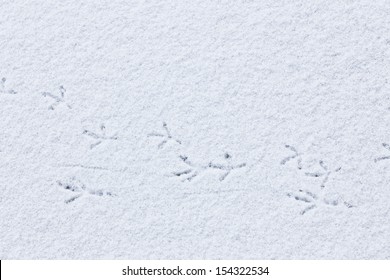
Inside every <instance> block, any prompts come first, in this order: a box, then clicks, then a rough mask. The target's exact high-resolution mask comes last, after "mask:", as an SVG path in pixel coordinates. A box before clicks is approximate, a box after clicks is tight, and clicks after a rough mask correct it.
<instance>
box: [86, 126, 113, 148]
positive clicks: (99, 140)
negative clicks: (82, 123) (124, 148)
mask: <svg viewBox="0 0 390 280" xmlns="http://www.w3.org/2000/svg"><path fill="white" fill-rule="evenodd" d="M100 131H101V133H99V134H98V133H95V132H92V131H90V130H87V129H85V130H84V131H83V134H85V135H87V136H89V137H91V138H93V139H95V140H96V142H95V143H93V144H91V146H90V149H93V148H95V147H96V146H98V145H100V144H101V143H102V142H103V141H106V140H117V139H118V137H117V134H116V133H115V134H113V135H112V136H107V135H106V127H105V126H104V124H102V125H100Z"/></svg>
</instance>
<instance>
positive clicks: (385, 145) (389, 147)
mask: <svg viewBox="0 0 390 280" xmlns="http://www.w3.org/2000/svg"><path fill="white" fill-rule="evenodd" d="M382 146H383V147H384V148H385V149H386V150H388V151H390V145H389V144H387V143H382ZM385 159H390V155H389V156H383V157H379V158H376V159H375V160H374V161H375V162H378V161H381V160H385Z"/></svg>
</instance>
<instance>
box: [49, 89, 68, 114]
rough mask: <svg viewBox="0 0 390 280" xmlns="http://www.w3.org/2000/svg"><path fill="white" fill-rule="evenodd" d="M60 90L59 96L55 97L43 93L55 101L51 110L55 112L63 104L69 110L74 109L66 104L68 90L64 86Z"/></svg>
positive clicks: (50, 107)
mask: <svg viewBox="0 0 390 280" xmlns="http://www.w3.org/2000/svg"><path fill="white" fill-rule="evenodd" d="M59 90H60V94H59V96H57V95H54V94H52V93H50V92H43V93H42V95H43V96H44V97H47V96H48V97H50V98H51V99H53V100H54V103H53V104H51V105H50V106H49V110H54V108H55V107H57V106H58V105H60V104H61V103H63V104H65V105H66V106H67V107H68V108H69V109H72V107H71V106H70V105H69V104H68V103H66V102H65V92H66V89H65V88H64V87H63V86H60V88H59Z"/></svg>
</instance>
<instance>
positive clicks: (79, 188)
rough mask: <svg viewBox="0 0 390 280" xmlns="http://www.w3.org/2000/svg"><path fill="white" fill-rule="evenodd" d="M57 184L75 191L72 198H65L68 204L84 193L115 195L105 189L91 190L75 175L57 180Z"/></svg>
mask: <svg viewBox="0 0 390 280" xmlns="http://www.w3.org/2000/svg"><path fill="white" fill-rule="evenodd" d="M57 184H58V185H59V186H60V187H61V188H63V189H64V190H67V191H70V192H73V193H74V195H73V196H72V197H71V198H69V199H67V200H65V203H66V204H69V203H71V202H73V201H75V200H76V199H78V198H80V197H81V196H82V195H85V194H90V195H96V196H114V195H113V194H112V193H111V192H107V191H104V190H90V189H88V188H87V187H86V186H85V185H84V184H83V183H82V182H80V181H79V180H77V179H75V178H74V177H72V178H70V179H69V180H67V181H57Z"/></svg>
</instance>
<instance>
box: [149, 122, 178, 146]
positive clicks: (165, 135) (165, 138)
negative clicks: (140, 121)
mask: <svg viewBox="0 0 390 280" xmlns="http://www.w3.org/2000/svg"><path fill="white" fill-rule="evenodd" d="M163 128H164V133H155V132H152V133H149V134H148V137H160V138H162V139H163V140H162V141H161V142H160V144H158V146H157V147H158V148H159V149H161V148H163V147H164V145H165V144H167V143H168V141H174V142H176V143H178V144H181V141H180V140H177V139H175V138H173V137H172V134H171V132H170V130H169V129H168V125H167V123H166V122H163Z"/></svg>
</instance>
